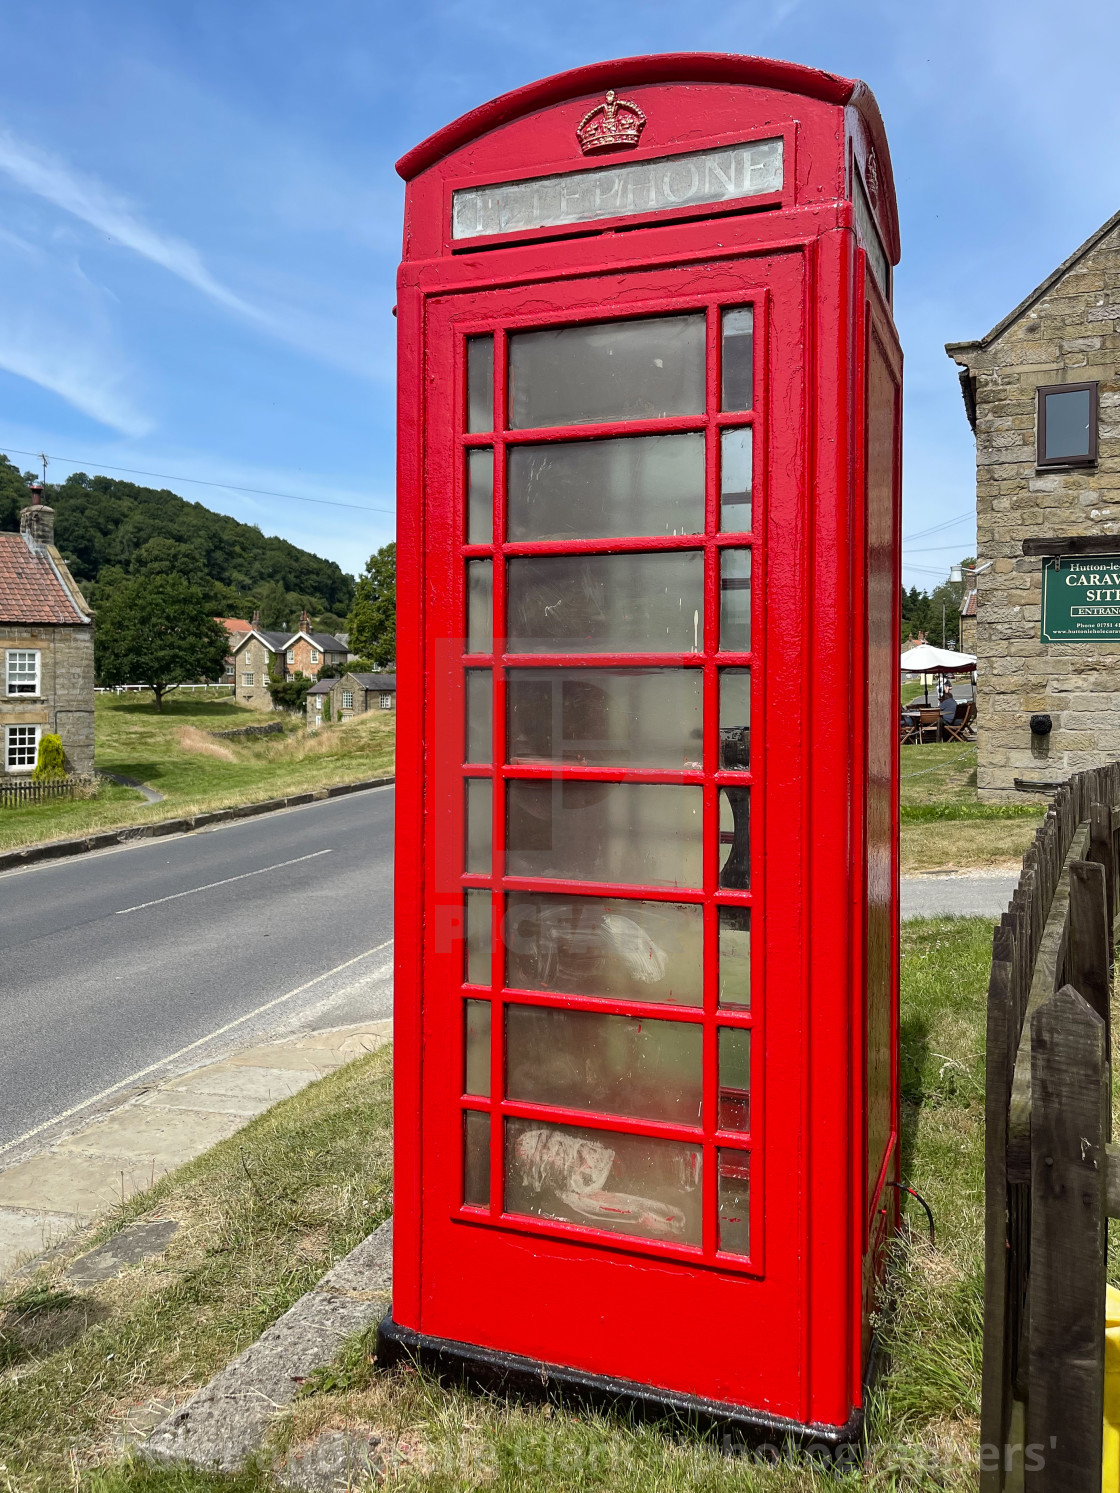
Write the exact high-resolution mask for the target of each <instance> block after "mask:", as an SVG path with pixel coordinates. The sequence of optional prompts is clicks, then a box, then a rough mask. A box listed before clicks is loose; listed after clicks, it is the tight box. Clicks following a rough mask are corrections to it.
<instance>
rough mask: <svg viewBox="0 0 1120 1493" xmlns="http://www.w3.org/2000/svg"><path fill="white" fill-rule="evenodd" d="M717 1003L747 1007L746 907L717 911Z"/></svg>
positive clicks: (748, 944)
mask: <svg viewBox="0 0 1120 1493" xmlns="http://www.w3.org/2000/svg"><path fill="white" fill-rule="evenodd" d="M719 1003H720V1005H721V1006H749V1005H750V1003H751V910H750V908H749V907H721V908H720V909H719Z"/></svg>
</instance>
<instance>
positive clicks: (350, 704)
mask: <svg viewBox="0 0 1120 1493" xmlns="http://www.w3.org/2000/svg"><path fill="white" fill-rule="evenodd" d="M342 708H343V710H353V708H354V691H353V690H352V689H344V690H343V691H342Z"/></svg>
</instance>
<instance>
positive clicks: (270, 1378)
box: [137, 1219, 393, 1472]
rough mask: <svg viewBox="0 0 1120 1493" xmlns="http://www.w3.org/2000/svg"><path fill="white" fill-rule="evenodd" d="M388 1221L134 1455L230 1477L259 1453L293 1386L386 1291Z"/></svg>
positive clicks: (333, 1353) (366, 1322) (334, 1350)
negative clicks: (137, 1454)
mask: <svg viewBox="0 0 1120 1493" xmlns="http://www.w3.org/2000/svg"><path fill="white" fill-rule="evenodd" d="M392 1247H393V1221H392V1219H389V1220H387V1221H386V1222H385V1223H383V1224H382V1225H381V1226H380V1227H379V1228H377V1229H375V1230H374V1231H373V1233H372V1234H370V1235H369V1237H368V1238H367V1239H364V1240H363V1241H362V1243H361V1244H359V1245H358V1246H357V1247H356V1248H355V1249H353V1250H351V1252H350V1253H349V1254H348V1255H347V1256H346V1258H345V1259H343V1260H341V1261H340V1262H339V1263H338V1264H337V1265H336V1266H335V1267H334V1268H333V1269H332V1270H329V1271H328V1272H327V1274H326V1275H324V1276H323V1278H322V1279H321V1280H320V1281H319V1282H318V1284H317V1285H316V1286H315V1287H314V1288H313V1289H312V1290H310V1291H308V1293H307V1294H306V1295H305V1296H302V1297H301V1298H300V1299H299V1301H297V1302H296V1303H295V1305H294V1306H292V1307H291V1308H290V1309H289V1310H288V1311H286V1312H285V1313H284V1315H283V1316H282V1317H280V1318H279V1319H278V1320H277V1321H276V1322H274V1323H273V1324H272V1326H271V1327H269V1328H267V1329H266V1331H265V1332H263V1333H262V1334H261V1336H260V1337H259V1338H258V1339H257V1341H256V1342H255V1343H253V1344H252V1345H251V1346H250V1347H248V1348H246V1349H245V1351H244V1352H243V1353H241V1354H239V1355H238V1356H237V1357H236V1358H235V1359H234V1360H233V1361H232V1363H230V1364H229V1365H227V1367H226V1368H224V1369H223V1370H222V1371H221V1372H220V1373H219V1374H217V1375H216V1376H215V1377H214V1378H213V1379H212V1380H211V1381H210V1383H209V1384H208V1385H206V1386H205V1388H203V1389H200V1390H199V1391H198V1392H197V1394H195V1395H193V1396H192V1398H191V1399H190V1400H188V1401H187V1402H186V1404H184V1405H181V1406H180V1407H179V1408H178V1409H176V1410H174V1411H172V1413H171V1414H170V1415H168V1416H167V1418H166V1419H165V1420H164V1421H162V1423H161V1424H160V1425H158V1426H157V1427H156V1428H155V1430H154V1431H153V1432H152V1433H151V1435H150V1436H149V1437H148V1439H147V1440H146V1441H145V1442H143V1443H142V1444H141V1445H140V1446H139V1447H137V1451H138V1453H139V1455H141V1456H142V1457H145V1458H147V1459H148V1460H150V1461H153V1462H159V1463H175V1462H187V1463H190V1464H191V1465H192V1466H195V1467H205V1468H212V1469H217V1470H220V1471H223V1472H232V1471H235V1470H236V1469H237V1468H239V1467H241V1466H242V1465H243V1463H244V1462H245V1461H246V1459H247V1458H248V1457H250V1456H251V1455H252V1454H253V1453H254V1452H256V1451H258V1450H260V1448H261V1447H262V1445H263V1444H264V1442H265V1440H266V1438H267V1436H268V1432H269V1429H270V1427H271V1425H272V1423H273V1421H274V1419H275V1417H276V1415H277V1414H278V1413H279V1412H280V1411H281V1410H282V1409H283V1408H284V1407H285V1406H286V1405H289V1404H291V1402H292V1401H293V1400H294V1399H295V1397H296V1395H297V1394H298V1393H299V1389H300V1386H301V1385H302V1384H303V1383H304V1382H305V1381H306V1380H307V1379H308V1378H309V1377H310V1376H311V1375H312V1374H313V1373H314V1372H315V1371H316V1370H317V1369H320V1368H325V1367H326V1366H327V1365H329V1364H330V1363H332V1362H333V1361H334V1359H335V1358H336V1357H337V1355H338V1352H339V1349H340V1348H341V1347H342V1345H343V1343H345V1341H346V1340H347V1338H349V1337H351V1336H353V1335H354V1334H355V1333H357V1332H361V1331H363V1330H364V1329H365V1328H367V1327H370V1326H372V1325H373V1323H374V1322H376V1321H377V1320H378V1318H379V1317H381V1316H382V1315H383V1314H384V1312H385V1311H386V1310H387V1308H388V1306H389V1303H390V1298H391V1292H392Z"/></svg>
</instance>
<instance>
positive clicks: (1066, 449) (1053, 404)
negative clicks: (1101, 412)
mask: <svg viewBox="0 0 1120 1493" xmlns="http://www.w3.org/2000/svg"><path fill="white" fill-rule="evenodd" d="M1090 394H1091V390H1089V389H1073V390H1071V391H1070V392H1069V393H1068V394H1066V393H1063V394H1046V395H1044V396H1043V397H1044V399H1045V400H1046V451H1045V453H1044V454H1045V456H1046V458H1047V459H1048V460H1051V461H1054V460H1060V459H1061V458H1062V457H1070V456H1088V455H1089V452H1090V450H1091V446H1090V443H1089V421H1090V418H1091V416H1092V408H1091V402H1090Z"/></svg>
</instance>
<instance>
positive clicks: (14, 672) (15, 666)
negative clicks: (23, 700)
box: [4, 648, 42, 699]
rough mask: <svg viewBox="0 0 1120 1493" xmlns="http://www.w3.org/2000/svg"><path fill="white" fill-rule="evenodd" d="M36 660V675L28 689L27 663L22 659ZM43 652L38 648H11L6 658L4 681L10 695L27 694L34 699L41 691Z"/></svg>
mask: <svg viewBox="0 0 1120 1493" xmlns="http://www.w3.org/2000/svg"><path fill="white" fill-rule="evenodd" d="M29 658H30V659H32V660H33V661H34V666H35V667H34V676H33V678H32V679H31V688H30V689H28V688H27V687H26V686H27V682H28V678H27V665H26V663H24V662H17V661H20V660H26V659H29ZM41 673H42V653H41V652H40V650H39V649H38V648H9V649H8V652H7V657H6V659H5V668H4V683H5V690H6V693H7V694H9V695H26V696H30V697H31V698H32V699H34V698H35V697H36V696H37V695H38V694H39V692H40V683H41Z"/></svg>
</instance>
